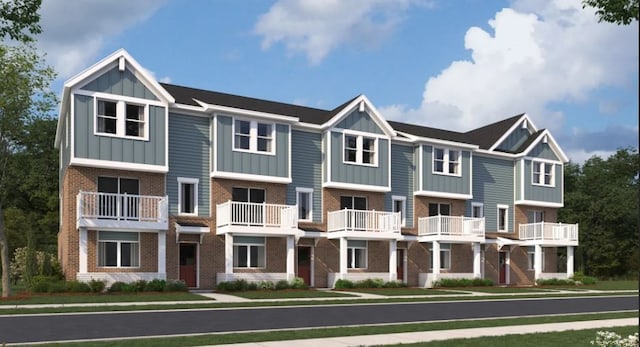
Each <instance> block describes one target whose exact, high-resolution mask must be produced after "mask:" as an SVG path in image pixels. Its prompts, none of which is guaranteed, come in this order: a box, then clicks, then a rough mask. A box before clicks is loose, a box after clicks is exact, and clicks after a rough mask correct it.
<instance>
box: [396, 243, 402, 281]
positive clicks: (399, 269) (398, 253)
mask: <svg viewBox="0 0 640 347" xmlns="http://www.w3.org/2000/svg"><path fill="white" fill-rule="evenodd" d="M396 255H397V257H398V260H397V263H396V264H397V269H396V272H397V273H398V281H404V249H398V250H397V251H396Z"/></svg>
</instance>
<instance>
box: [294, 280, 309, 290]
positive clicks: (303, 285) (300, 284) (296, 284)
mask: <svg viewBox="0 0 640 347" xmlns="http://www.w3.org/2000/svg"><path fill="white" fill-rule="evenodd" d="M291 288H292V289H309V286H308V285H307V284H306V283H304V280H303V279H302V278H300V277H296V278H294V279H293V281H292V282H291Z"/></svg>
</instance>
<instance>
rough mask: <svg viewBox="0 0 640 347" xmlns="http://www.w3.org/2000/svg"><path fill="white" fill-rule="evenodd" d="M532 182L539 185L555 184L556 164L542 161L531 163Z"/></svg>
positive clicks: (548, 185) (550, 185) (552, 185)
mask: <svg viewBox="0 0 640 347" xmlns="http://www.w3.org/2000/svg"><path fill="white" fill-rule="evenodd" d="M531 171H532V172H531V183H532V184H534V185H538V186H547V187H554V186H555V175H554V172H555V164H553V163H546V162H542V161H535V160H534V161H533V162H532V163H531Z"/></svg>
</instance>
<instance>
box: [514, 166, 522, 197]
mask: <svg viewBox="0 0 640 347" xmlns="http://www.w3.org/2000/svg"><path fill="white" fill-rule="evenodd" d="M523 160H524V159H520V160H517V161H515V162H514V163H513V165H514V169H515V172H514V175H515V177H514V179H515V182H516V191H515V199H516V200H520V199H522V194H521V192H522V190H521V188H522V185H521V184H522V164H521V162H522V161H523Z"/></svg>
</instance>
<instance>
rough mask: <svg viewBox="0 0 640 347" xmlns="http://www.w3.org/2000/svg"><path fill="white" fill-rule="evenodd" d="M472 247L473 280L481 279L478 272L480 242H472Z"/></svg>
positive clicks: (480, 274)
mask: <svg viewBox="0 0 640 347" xmlns="http://www.w3.org/2000/svg"><path fill="white" fill-rule="evenodd" d="M472 247H473V278H481V277H482V273H481V271H480V242H474V243H473V244H472Z"/></svg>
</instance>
